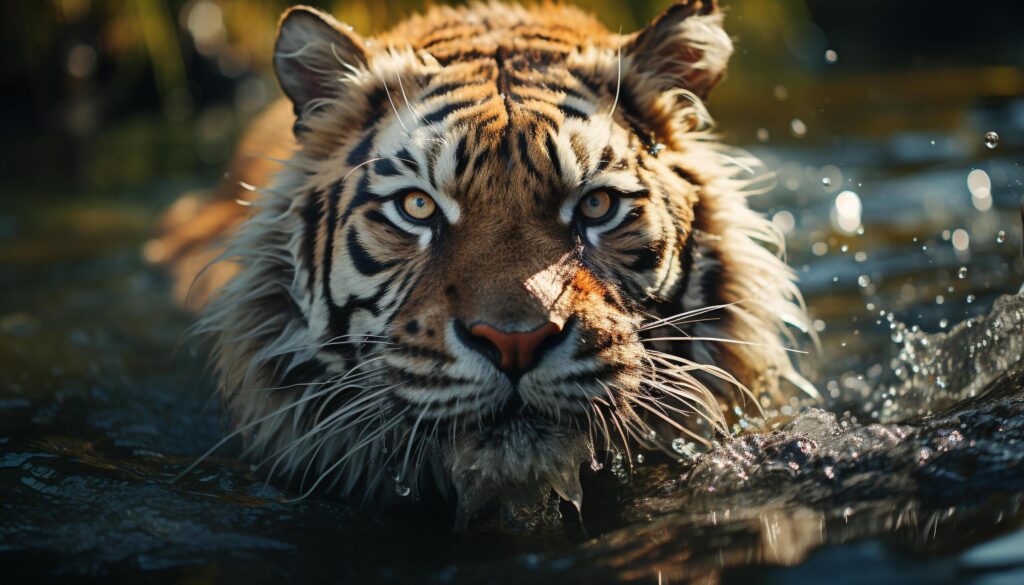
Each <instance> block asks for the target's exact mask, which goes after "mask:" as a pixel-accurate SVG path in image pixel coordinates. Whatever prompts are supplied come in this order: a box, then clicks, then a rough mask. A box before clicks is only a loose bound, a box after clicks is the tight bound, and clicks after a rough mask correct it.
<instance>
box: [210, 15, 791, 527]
mask: <svg viewBox="0 0 1024 585" xmlns="http://www.w3.org/2000/svg"><path fill="white" fill-rule="evenodd" d="M720 23H721V16H720V15H719V14H718V12H717V10H716V8H715V6H714V3H713V2H710V3H709V2H700V1H697V2H684V3H681V4H678V5H676V6H674V7H672V8H671V9H669V11H668V12H666V13H665V14H664V15H662V16H661V17H660V18H658V19H657V20H655V21H654V22H653V23H652V24H651V25H650V26H649V27H648V28H647V29H645V30H643V31H641V32H639V33H636V34H633V35H627V36H622V35H616V34H611V33H609V32H608V31H607V30H606V29H604V27H602V26H601V25H600V24H598V23H597V22H596V21H595V20H593V19H592V18H591V17H589V16H587V15H585V14H583V13H581V12H579V11H576V10H574V9H571V8H566V7H561V6H557V7H556V6H544V7H539V8H535V9H531V10H527V9H523V8H519V7H513V6H506V5H501V4H496V3H495V4H488V5H477V6H474V7H472V8H468V9H465V8H463V9H449V8H436V9H433V10H432V11H431V12H429V13H427V14H426V15H424V16H420V17H414V18H413V19H411V20H409V21H407V22H406V23H404V24H403V25H400V26H399V27H398V28H396V29H395V30H393V31H391V32H389V33H387V34H385V35H382V36H381V37H379V38H376V39H362V38H360V37H358V36H357V35H356V34H355V33H353V32H352V31H351V30H349V29H348V28H346V27H344V26H342V25H340V24H338V23H337V22H336V21H334V20H333V19H332V18H331V17H329V16H326V15H323V14H321V13H319V12H316V11H314V10H312V9H308V8H295V9H292V10H290V11H288V12H286V14H285V16H284V17H283V18H282V21H281V25H280V31H279V37H278V41H277V46H276V52H275V69H276V72H277V75H278V78H279V80H280V83H281V86H282V88H283V90H284V92H285V94H286V95H287V97H288V98H289V99H290V100H291V102H292V104H293V106H294V111H295V125H294V134H295V138H296V140H297V143H298V144H299V150H298V151H297V152H296V153H295V155H294V156H293V157H292V158H291V159H290V160H289V161H288V164H287V165H286V169H285V170H284V171H282V172H281V173H279V175H278V176H277V178H276V180H275V181H274V182H273V183H272V184H271V185H270V186H269V187H268V188H267V189H266V192H265V194H264V195H263V197H262V199H260V200H259V201H258V202H257V203H256V208H257V211H256V213H255V214H254V216H253V217H252V218H250V219H249V220H248V221H247V222H246V223H245V224H243V226H242V228H241V230H240V232H239V234H238V236H237V237H236V239H235V242H234V244H233V247H232V251H233V256H234V258H235V259H236V262H237V263H238V264H239V265H240V266H241V268H240V271H239V275H238V276H236V277H235V278H234V279H233V280H231V281H230V282H229V283H228V284H227V285H226V286H225V287H224V289H223V290H222V291H221V293H220V294H219V295H218V296H217V298H216V299H215V301H214V302H213V303H212V305H211V306H210V307H209V309H208V310H207V312H206V314H205V316H204V320H203V322H202V325H201V327H202V328H203V329H205V330H207V331H210V332H212V333H214V334H215V336H216V339H217V341H216V351H217V356H218V369H219V372H220V376H221V384H222V392H223V395H224V397H225V401H226V404H227V407H228V409H229V411H230V412H231V413H232V414H233V415H234V417H235V419H236V421H237V424H238V427H239V429H240V431H241V432H242V433H243V434H244V435H245V436H246V438H247V445H248V447H249V449H250V452H251V454H252V456H253V457H254V458H255V459H256V460H257V461H258V462H259V463H260V464H261V465H264V466H266V468H267V469H268V472H269V473H271V474H272V475H284V476H287V477H289V478H291V479H293V480H296V481H298V482H299V483H300V484H301V485H302V486H303V489H305V490H307V491H311V490H312V489H315V488H317V487H318V486H321V485H324V484H328V485H334V486H336V489H339V490H340V491H341V492H343V493H353V492H362V493H365V494H368V495H375V494H378V493H387V492H389V490H387V489H383V488H385V487H387V486H393V487H394V493H397V494H398V495H406V494H410V493H417V492H419V490H421V489H422V488H423V485H424V484H425V483H426V482H427V480H428V479H429V478H431V477H432V478H434V479H435V480H436V483H437V485H438V486H439V487H440V489H441V490H442V491H446V492H450V491H454V492H455V493H456V494H457V495H458V497H459V501H460V504H461V509H462V512H463V514H464V515H468V514H471V513H472V511H473V510H475V509H476V508H478V507H479V506H480V505H483V504H484V503H486V502H487V501H489V500H491V499H493V498H495V497H496V496H497V497H502V496H504V495H508V494H512V493H522V492H524V491H526V492H531V493H534V492H535V493H543V492H546V491H548V490H550V489H552V488H553V489H554V490H555V491H556V492H557V493H558V494H559V495H560V496H562V497H563V498H566V499H569V500H571V501H573V502H575V503H577V505H579V502H580V501H581V499H582V493H581V490H580V487H579V480H578V472H579V468H580V465H581V464H582V463H591V464H592V465H593V466H594V467H595V469H596V468H599V467H601V465H602V461H603V458H605V457H607V456H608V454H610V453H611V454H614V453H619V452H625V453H629V452H630V450H631V449H638V448H658V447H661V448H665V447H666V446H667V445H668V444H670V443H671V442H672V440H673V439H674V438H676V437H679V436H686V435H689V436H693V437H696V438H698V439H699V438H701V437H704V436H710V434H711V433H714V432H715V431H716V430H717V431H719V432H727V430H726V427H725V421H726V418H725V416H724V415H723V408H728V407H732V406H734V405H736V404H739V403H741V402H742V401H743V396H744V391H745V390H747V388H748V387H755V386H756V387H757V388H759V391H763V392H766V393H767V394H766V395H767V396H774V395H776V394H778V389H777V387H776V384H775V381H776V379H777V378H778V377H779V376H789V377H790V378H793V379H796V376H795V372H794V371H793V369H792V367H791V365H790V363H789V360H788V358H787V357H786V356H785V355H784V353H783V352H782V350H781V348H780V347H779V344H778V337H779V334H780V331H782V330H783V328H784V326H783V325H782V322H783V321H782V320H783V319H784V318H785V317H786V316H787V315H788V316H790V319H789V320H790V321H792V322H799V321H800V315H801V313H800V311H799V308H798V307H797V306H796V305H795V304H794V303H793V302H792V301H793V300H794V299H796V298H798V297H797V295H796V292H795V289H794V288H793V285H792V280H791V278H790V277H789V273H788V272H787V271H786V269H785V267H784V265H783V264H782V263H781V262H780V261H779V260H778V257H777V256H776V255H775V254H773V252H772V251H771V250H769V249H768V248H767V247H766V246H764V245H762V244H761V243H758V242H759V241H761V242H765V241H767V242H769V243H775V244H776V248H777V249H776V251H778V250H781V243H779V242H778V239H777V238H778V236H777V234H776V233H775V232H774V231H772V230H771V228H770V224H769V223H767V222H766V221H765V220H764V219H763V218H761V217H760V216H758V215H756V214H754V213H752V212H751V211H750V210H749V209H748V208H747V207H746V204H745V200H744V198H745V195H744V194H743V192H742V184H741V182H740V181H739V180H737V179H736V178H735V175H736V170H735V167H734V166H731V165H730V164H729V163H728V162H727V161H728V160H729V159H728V158H727V157H726V156H725V155H723V154H722V151H721V149H720V148H719V147H717V146H716V145H715V144H714V143H713V142H711V141H710V139H709V138H710V137H709V135H708V134H707V133H706V123H707V117H706V113H705V112H704V109H703V107H702V99H703V98H704V97H705V96H706V95H707V92H708V90H709V89H710V88H711V86H712V85H714V83H715V82H716V81H717V80H718V79H719V77H720V76H721V75H722V72H723V70H724V67H725V61H726V60H727V58H728V55H729V53H730V51H731V44H730V41H729V39H728V37H727V36H726V35H725V33H724V32H723V31H722V29H721V27H720ZM712 313H714V314H712ZM704 314H708V315H707V316H709V317H711V318H712V320H710V321H709V320H705V319H701V318H700V316H701V315H704ZM732 341H737V342H740V343H731V342H732ZM762 346H763V347H762ZM701 425H703V427H702V426H701Z"/></svg>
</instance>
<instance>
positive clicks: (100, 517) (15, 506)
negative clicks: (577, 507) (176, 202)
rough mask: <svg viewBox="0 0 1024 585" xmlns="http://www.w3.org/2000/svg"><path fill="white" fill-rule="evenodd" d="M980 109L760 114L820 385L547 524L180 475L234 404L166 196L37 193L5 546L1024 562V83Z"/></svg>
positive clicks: (268, 576)
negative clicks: (871, 119)
mask: <svg viewBox="0 0 1024 585" xmlns="http://www.w3.org/2000/svg"><path fill="white" fill-rule="evenodd" d="M964 119H965V120H967V121H966V122H965V124H966V125H967V128H966V129H964V128H960V129H954V130H951V131H950V132H949V133H946V134H943V133H939V132H936V133H934V134H897V135H895V136H889V137H886V138H884V139H877V140H867V139H852V138H851V139H844V140H837V141H835V142H834V143H832V144H829V145H825V146H822V145H817V146H813V147H812V146H808V147H805V148H796V147H794V146H792V143H789V145H788V146H785V145H778V146H776V145H774V144H773V142H772V140H771V138H770V136H769V135H768V133H767V131H766V132H765V134H763V135H762V134H761V133H760V132H758V133H757V135H758V136H759V138H760V143H759V144H758V145H755V146H754V147H752V150H754V152H755V153H756V154H757V155H758V156H760V157H761V158H763V159H765V160H766V161H767V162H768V164H769V166H770V167H771V168H773V169H775V170H776V171H777V173H778V180H777V186H776V187H775V188H774V189H773V191H772V192H771V193H770V194H768V195H767V196H766V197H764V198H762V199H761V200H760V201H758V202H757V205H759V206H760V207H761V208H762V209H763V210H764V211H765V212H766V213H769V214H771V216H772V218H773V221H775V223H776V225H778V226H779V227H780V228H781V229H783V230H784V231H786V232H787V234H788V239H789V243H790V262H791V264H792V265H793V266H795V267H796V269H797V270H798V272H799V273H800V275H801V280H802V286H803V289H804V290H805V292H806V293H807V296H808V303H809V306H810V309H811V312H812V314H813V317H814V319H815V328H816V329H817V330H818V333H819V335H820V336H821V339H822V345H823V349H822V354H821V355H822V357H823V358H824V359H820V360H814V359H812V358H808V367H809V369H810V370H811V372H810V373H811V375H812V376H813V377H814V379H815V380H816V384H817V385H818V387H819V388H821V389H822V390H823V391H824V392H823V393H824V395H825V396H826V399H825V402H824V403H823V404H818V405H816V407H813V408H812V407H809V406H808V405H806V404H800V403H793V404H791V405H786V406H785V407H783V408H781V409H780V410H779V412H777V413H772V414H773V416H772V417H770V419H769V420H768V421H745V422H746V425H747V427H748V428H760V429H761V430H760V431H758V432H748V433H746V434H743V435H741V436H739V437H738V438H736V439H735V440H733V441H729V442H725V443H722V444H718V445H715V446H714V448H713V449H711V451H710V452H708V453H703V454H701V453H696V452H694V451H692V450H690V449H689V448H688V446H687V445H680V446H679V449H678V450H679V451H680V454H681V456H682V460H681V461H680V462H675V463H672V464H665V463H655V462H648V463H647V464H643V465H638V466H637V467H636V471H635V477H634V480H633V482H632V483H631V484H630V485H626V486H617V485H612V486H609V485H606V484H602V483H601V482H599V481H594V477H593V476H592V475H590V476H588V477H585V478H584V479H586V480H588V482H589V485H588V489H590V490H591V492H588V493H590V494H591V495H588V500H587V501H586V502H585V507H584V514H583V526H582V527H581V526H580V525H579V522H578V521H577V520H575V519H574V518H575V515H574V514H571V513H565V512H568V511H567V510H565V509H564V507H563V512H564V513H565V514H564V515H565V518H566V521H565V527H564V529H562V528H557V527H556V528H554V529H551V530H548V531H544V532H541V533H538V534H529V535H525V534H501V533H498V532H490V531H484V532H482V533H479V534H474V535H469V536H467V535H460V534H452V533H451V532H450V531H449V530H448V527H449V526H450V522H451V519H450V518H446V517H420V516H416V517H413V518H407V517H401V516H387V517H379V516H375V515H373V514H370V513H369V512H366V511H360V510H357V509H353V508H352V507H350V506H347V505H345V504H343V503H339V502H335V501H331V500H329V499H327V498H310V499H307V500H304V501H302V502H300V503H294V504H293V503H285V501H284V500H285V499H287V498H288V494H285V493H283V492H281V491H279V490H278V489H276V488H274V487H273V486H266V485H264V484H263V483H262V482H261V481H260V479H259V478H258V477H255V476H252V475H250V474H249V473H248V469H246V468H245V467H244V466H242V465H240V464H239V463H238V462H236V461H235V460H234V459H233V458H232V452H231V450H230V449H229V450H226V451H224V452H222V453H219V454H218V455H216V456H215V457H214V458H212V459H210V460H207V461H204V462H203V463H202V464H201V465H199V466H198V468H197V469H196V470H195V471H193V472H192V473H189V474H188V475H187V476H186V477H185V479H184V480H183V481H181V482H179V483H177V484H173V485H171V484H169V483H168V482H167V480H168V479H169V478H171V477H173V476H174V475H176V474H177V473H178V472H180V471H181V470H182V469H184V467H185V466H187V465H188V464H189V463H191V462H192V461H193V460H194V459H195V457H196V456H197V455H199V454H200V453H202V452H203V451H205V450H206V448H208V447H209V446H210V445H211V444H213V443H215V442H216V441H217V440H218V439H219V438H220V437H221V436H222V433H223V431H224V429H223V427H222V425H221V421H220V417H219V413H218V411H217V408H216V405H215V404H213V403H211V401H210V399H209V397H210V396H211V394H212V384H211V382H210V380H209V377H208V376H207V375H206V374H205V373H204V370H203V356H202V350H201V348H195V347H194V344H193V343H191V342H185V343H182V340H183V333H184V329H185V327H186V326H187V324H188V317H187V316H185V315H183V314H181V313H179V312H177V311H176V310H174V309H173V308H172V307H171V305H170V303H169V301H168V295H167V283H166V282H165V280H164V279H163V278H162V276H161V275H160V274H158V273H155V272H153V271H151V270H149V269H148V268H146V267H145V266H144V264H143V262H142V260H141V257H140V249H141V245H142V243H143V242H144V241H145V240H146V238H147V237H148V236H149V230H150V226H151V225H152V221H153V219H154V217H155V214H156V211H157V209H158V207H159V205H155V204H154V205H152V206H139V204H138V203H136V202H134V201H131V200H126V199H123V198H111V199H100V198H97V199H93V200H91V201H84V202H73V203H68V202H66V201H64V202H62V203H60V204H53V205H48V206H46V207H45V208H42V207H40V206H33V204H32V202H31V201H30V200H26V201H22V202H21V203H20V204H19V205H20V206H19V207H18V208H17V209H15V210H14V211H13V212H10V213H8V214H7V215H3V216H0V259H2V262H0V276H2V277H3V280H4V282H16V283H18V286H16V287H5V290H4V291H3V296H2V301H0V302H2V304H0V333H2V335H0V364H2V368H0V489H2V492H3V494H4V497H3V504H2V505H3V513H2V514H3V516H2V521H0V559H3V563H4V564H5V565H7V566H9V567H10V568H11V569H12V570H13V574H14V575H15V576H19V575H20V576H27V575H29V574H36V573H37V572H38V571H39V570H40V568H41V567H42V568H43V570H44V571H45V572H46V573H47V574H51V575H58V576H60V575H63V576H76V575H107V576H108V577H125V578H147V577H149V578H163V579H171V578H174V579H183V580H196V581H198V580H226V579H242V578H249V579H254V580H260V581H266V580H281V579H285V578H290V579H295V580H312V579H326V578H335V579H339V580H341V579H345V578H348V579H349V580H352V581H355V582H367V581H371V580H381V581H394V582H409V583H421V582H452V581H458V580H465V581H468V582H478V581H490V582H497V583H520V582H527V581H529V582H536V583H544V582H560V583H564V582H575V581H580V580H587V581H588V582H593V583H604V582H622V581H637V582H644V583H656V582H662V583H664V582H672V583H675V582H681V581H697V582H705V583H714V582H718V581H721V582H748V581H749V580H755V579H760V580H765V579H770V580H789V581H796V582H812V581H813V582H818V581H821V580H822V579H826V578H827V579H830V580H835V576H836V575H837V574H851V575H857V576H858V577H863V578H864V579H871V580H874V581H878V582H884V581H890V582H893V581H896V582H922V583H923V582H928V583H934V582H941V581H949V580H970V579H977V580H978V582H982V581H983V580H984V579H985V578H988V577H992V576H996V577H998V578H1002V579H1010V581H1007V582H1013V581H1012V579H1013V578H1014V577H1015V576H1016V575H1017V574H1018V573H1019V572H1020V571H1021V570H1022V567H1024V559H1022V558H1021V555H1020V553H1019V550H1021V548H1020V546H1019V545H1020V538H1021V537H1020V534H1021V533H1020V532H1016V533H1013V531H1014V530H1019V527H1020V524H1021V522H1022V520H1024V513H1022V511H1021V504H1022V495H1021V494H1024V450H1021V448H1020V446H1021V444H1022V443H1024V390H1022V389H1024V369H1022V368H1021V366H1020V356H1021V351H1022V347H1021V344H1022V342H1021V339H1022V336H1021V329H1022V327H1024V321H1022V315H1024V300H1022V299H1021V298H1019V297H1005V298H1003V299H1002V300H998V301H997V300H996V299H997V298H998V297H1000V296H1001V295H1005V294H1007V293H1013V292H1015V291H1016V290H1017V289H1018V288H1019V287H1020V283H1021V280H1022V277H1021V275H1022V273H1024V265H1022V262H1021V260H1020V256H1019V250H1020V244H1021V231H1020V230H1021V228H1020V223H1019V220H1018V219H1017V217H1018V211H1017V205H1018V201H1019V198H1020V195H1021V194H1022V193H1024V187H1022V178H1024V172H1022V170H1021V167H1020V165H1019V163H1018V162H1017V161H1019V160H1020V155H1021V153H1022V150H1024V143H1021V142H1020V140H1019V137H1020V136H1022V135H1024V102H1022V101H1020V100H1016V101H1014V100H1008V101H1004V102H1000V103H998V104H990V105H989V106H987V107H985V108H969V109H968V111H967V113H966V114H965V115H964ZM795 122H796V121H794V123H793V124H791V128H790V130H791V131H792V133H794V134H801V135H804V134H807V135H810V134H813V132H814V131H815V128H814V127H813V125H810V124H809V123H806V122H803V121H800V124H799V125H797V124H795ZM992 128H997V129H998V131H999V134H1000V136H999V138H998V139H995V138H994V137H992V136H989V135H987V134H986V133H987V132H990V131H993V130H991V129H992ZM798 131H799V132H798ZM954 134H957V136H959V134H968V135H970V136H973V137H974V138H973V139H972V140H973V142H971V143H965V142H964V140H962V139H960V138H958V137H954ZM997 142H998V144H996V143H997ZM152 188H153V189H154V190H157V191H161V190H162V192H163V193H164V195H163V196H162V201H167V200H169V199H170V198H171V197H172V196H173V194H175V193H177V192H178V191H180V190H181V189H182V188H183V185H180V184H160V183H155V184H154V185H153V186H152ZM158 199H161V198H160V197H158ZM98 235H102V237H97V236H98ZM993 307H994V309H993ZM990 311H993V313H992V315H991V316H989V317H987V318H984V319H983V318H982V317H981V316H983V315H987V314H988V313H989V312H990ZM961 322H963V323H962V324H960V325H957V324H958V323H961ZM926 332H928V333H926ZM611 483H612V484H616V482H611ZM584 530H585V532H586V536H584V535H583V534H584ZM1007 532H1009V533H1011V535H1010V536H1007V537H1005V538H1008V539H1009V540H1004V541H1000V540H993V538H994V537H996V536H998V535H1000V534H1003V533H1007ZM1014 539H1016V540H1014ZM972 547H973V548H972ZM1015 547H1016V548H1015ZM1015 551H1016V552H1015ZM766 566H774V567H776V568H773V569H769V568H766ZM785 567H789V568H785Z"/></svg>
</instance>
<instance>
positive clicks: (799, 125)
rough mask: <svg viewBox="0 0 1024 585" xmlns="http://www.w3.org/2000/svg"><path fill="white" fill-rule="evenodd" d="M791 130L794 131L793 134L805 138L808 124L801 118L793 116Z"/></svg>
mask: <svg viewBox="0 0 1024 585" xmlns="http://www.w3.org/2000/svg"><path fill="white" fill-rule="evenodd" d="M789 131H790V132H792V133H793V136H795V137H797V138H803V137H804V136H806V135H807V124H804V121H803V120H801V119H800V118H793V119H792V120H790V121H789Z"/></svg>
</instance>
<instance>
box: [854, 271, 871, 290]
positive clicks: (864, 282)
mask: <svg viewBox="0 0 1024 585" xmlns="http://www.w3.org/2000/svg"><path fill="white" fill-rule="evenodd" d="M857 284H858V285H860V287H861V288H867V286H868V285H869V284H871V278H870V277H869V276H868V275H867V274H861V275H860V276H858V277H857Z"/></svg>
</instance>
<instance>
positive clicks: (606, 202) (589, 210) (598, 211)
mask: <svg viewBox="0 0 1024 585" xmlns="http://www.w3.org/2000/svg"><path fill="white" fill-rule="evenodd" d="M579 208H580V213H582V214H583V217H585V218H587V219H601V218H602V217H604V216H606V215H608V212H609V211H611V208H612V196H611V195H609V194H608V192H607V191H591V192H590V193H587V195H586V196H585V197H584V198H583V200H582V201H580V205H579Z"/></svg>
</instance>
